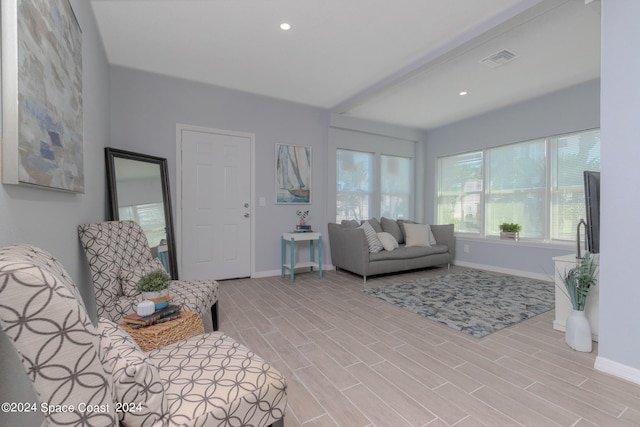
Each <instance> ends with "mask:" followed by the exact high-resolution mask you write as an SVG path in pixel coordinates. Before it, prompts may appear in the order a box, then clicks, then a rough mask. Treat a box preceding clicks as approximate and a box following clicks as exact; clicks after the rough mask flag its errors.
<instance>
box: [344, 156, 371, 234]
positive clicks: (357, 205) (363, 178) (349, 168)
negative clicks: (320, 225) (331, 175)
mask: <svg viewBox="0 0 640 427" xmlns="http://www.w3.org/2000/svg"><path fill="white" fill-rule="evenodd" d="M336 184H337V188H336V221H338V222H340V221H341V220H343V219H357V220H360V219H366V218H369V206H370V205H371V198H372V196H373V194H372V193H373V185H372V184H373V153H363V152H359V151H351V150H337V151H336Z"/></svg>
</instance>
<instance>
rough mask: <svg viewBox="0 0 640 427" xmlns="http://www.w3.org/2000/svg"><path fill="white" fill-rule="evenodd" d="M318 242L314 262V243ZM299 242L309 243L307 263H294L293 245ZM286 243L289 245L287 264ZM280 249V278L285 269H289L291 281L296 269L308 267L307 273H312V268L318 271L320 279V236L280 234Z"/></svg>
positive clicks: (318, 234) (314, 234)
mask: <svg viewBox="0 0 640 427" xmlns="http://www.w3.org/2000/svg"><path fill="white" fill-rule="evenodd" d="M316 240H317V241H318V262H315V250H314V244H313V242H314V241H316ZM301 241H308V242H309V261H308V262H296V261H295V253H296V252H295V243H296V242H301ZM287 242H289V244H290V248H289V249H290V256H289V263H287V251H286V246H287ZM281 249H282V277H284V273H285V269H287V268H288V269H289V273H290V275H291V281H292V282H293V279H294V270H295V269H296V268H303V267H309V268H310V270H309V271H313V269H314V268H317V269H318V273H319V275H320V277H321V278H322V234H320V233H282V238H281Z"/></svg>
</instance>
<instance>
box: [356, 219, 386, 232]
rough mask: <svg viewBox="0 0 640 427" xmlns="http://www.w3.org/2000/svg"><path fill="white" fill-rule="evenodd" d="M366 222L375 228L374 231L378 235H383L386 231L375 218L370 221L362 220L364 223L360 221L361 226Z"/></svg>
mask: <svg viewBox="0 0 640 427" xmlns="http://www.w3.org/2000/svg"><path fill="white" fill-rule="evenodd" d="M365 222H368V223H369V225H371V226H372V227H373V229H374V230H375V231H376V233H382V232H383V231H384V230H383V229H382V226H381V225H380V223H379V222H378V220H377V219H375V218H369V219H365V220H362V221H360V225H362V224H364V223H365Z"/></svg>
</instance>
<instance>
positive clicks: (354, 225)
mask: <svg viewBox="0 0 640 427" xmlns="http://www.w3.org/2000/svg"><path fill="white" fill-rule="evenodd" d="M340 225H342V226H344V227H349V228H358V226H359V225H360V224H359V223H358V221H356V220H355V219H343V220H342V222H340Z"/></svg>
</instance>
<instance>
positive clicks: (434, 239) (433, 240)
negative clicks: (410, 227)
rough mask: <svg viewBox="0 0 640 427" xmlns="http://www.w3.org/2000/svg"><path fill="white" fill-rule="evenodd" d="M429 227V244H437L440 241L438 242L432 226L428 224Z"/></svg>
mask: <svg viewBox="0 0 640 427" xmlns="http://www.w3.org/2000/svg"><path fill="white" fill-rule="evenodd" d="M427 227H428V228H429V246H433V245H437V244H438V242H436V236H434V235H433V231H431V226H430V225H427Z"/></svg>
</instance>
